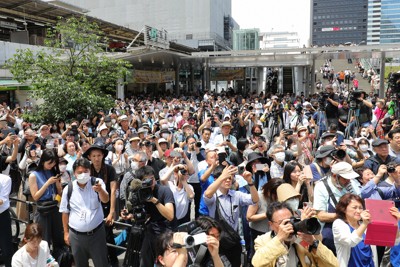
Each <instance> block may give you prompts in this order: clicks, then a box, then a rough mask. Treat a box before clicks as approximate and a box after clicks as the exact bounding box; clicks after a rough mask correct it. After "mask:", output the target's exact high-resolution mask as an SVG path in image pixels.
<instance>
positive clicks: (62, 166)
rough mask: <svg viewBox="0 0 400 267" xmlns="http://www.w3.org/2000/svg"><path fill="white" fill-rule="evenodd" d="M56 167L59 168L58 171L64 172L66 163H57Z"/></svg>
mask: <svg viewBox="0 0 400 267" xmlns="http://www.w3.org/2000/svg"><path fill="white" fill-rule="evenodd" d="M58 168H59V169H60V172H65V170H66V169H67V165H58Z"/></svg>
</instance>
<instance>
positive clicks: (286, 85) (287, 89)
mask: <svg viewBox="0 0 400 267" xmlns="http://www.w3.org/2000/svg"><path fill="white" fill-rule="evenodd" d="M282 87H283V93H284V94H285V95H286V93H293V67H283V84H282Z"/></svg>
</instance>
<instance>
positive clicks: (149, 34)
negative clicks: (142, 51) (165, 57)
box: [144, 26, 169, 49]
mask: <svg viewBox="0 0 400 267" xmlns="http://www.w3.org/2000/svg"><path fill="white" fill-rule="evenodd" d="M144 29H145V31H144V43H145V45H151V46H154V47H159V48H164V49H168V48H169V41H168V35H167V31H166V30H164V29H162V30H159V29H157V28H154V27H150V26H144Z"/></svg>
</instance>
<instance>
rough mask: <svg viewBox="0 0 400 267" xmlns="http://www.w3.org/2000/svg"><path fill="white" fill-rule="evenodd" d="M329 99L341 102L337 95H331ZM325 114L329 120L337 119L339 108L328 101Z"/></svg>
mask: <svg viewBox="0 0 400 267" xmlns="http://www.w3.org/2000/svg"><path fill="white" fill-rule="evenodd" d="M329 98H330V99H332V100H333V101H335V102H339V96H338V95H337V94H330V95H329ZM325 112H326V117H327V118H328V119H337V116H338V107H336V106H334V105H333V104H332V103H331V102H329V101H328V100H326V108H325Z"/></svg>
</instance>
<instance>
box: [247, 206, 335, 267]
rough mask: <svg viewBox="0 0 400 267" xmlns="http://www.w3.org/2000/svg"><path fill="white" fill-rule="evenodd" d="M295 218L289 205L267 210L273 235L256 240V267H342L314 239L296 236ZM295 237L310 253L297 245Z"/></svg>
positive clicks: (327, 250)
mask: <svg viewBox="0 0 400 267" xmlns="http://www.w3.org/2000/svg"><path fill="white" fill-rule="evenodd" d="M292 217H293V212H292V210H291V209H290V207H289V206H288V205H287V204H286V203H281V202H273V203H271V204H270V205H269V206H268V210H267V218H268V224H269V227H270V229H271V231H270V232H268V233H266V234H263V235H261V236H259V237H257V238H256V240H255V245H254V249H255V253H254V256H253V259H252V264H253V266H254V267H258V266H270V267H274V266H339V265H338V261H337V259H336V257H335V255H334V254H333V253H332V251H330V250H329V249H328V248H327V247H326V246H325V245H324V244H322V242H320V241H319V240H318V239H316V238H315V237H314V236H313V235H310V234H307V233H301V232H298V233H295V232H294V227H293V224H292V223H291V222H290V221H291V218H292ZM296 234H297V237H299V238H300V239H301V240H302V241H304V242H305V243H306V244H307V245H308V249H307V248H305V247H303V246H302V245H300V244H298V243H295V242H294V241H295V239H296Z"/></svg>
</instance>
